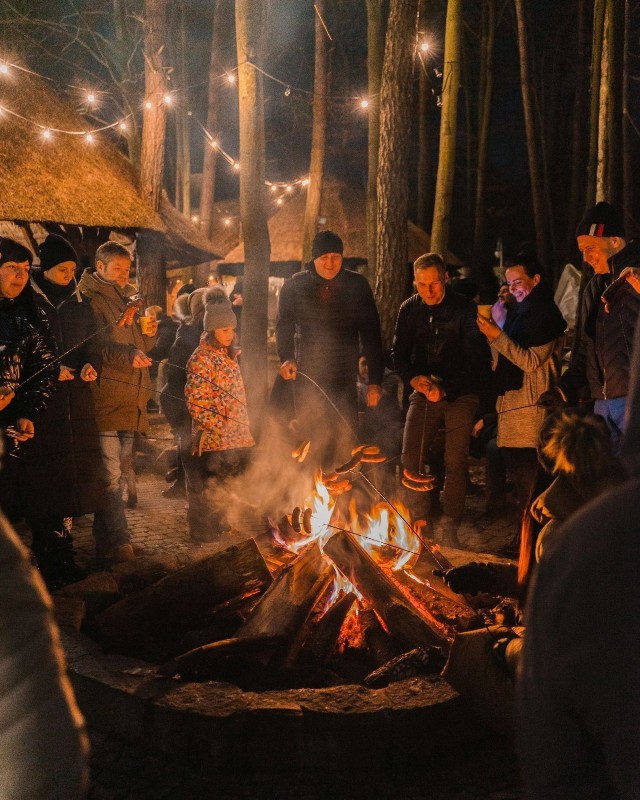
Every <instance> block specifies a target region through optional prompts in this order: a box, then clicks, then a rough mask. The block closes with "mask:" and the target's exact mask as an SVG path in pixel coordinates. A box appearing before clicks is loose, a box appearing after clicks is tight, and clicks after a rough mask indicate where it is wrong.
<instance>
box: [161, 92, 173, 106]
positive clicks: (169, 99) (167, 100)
mask: <svg viewBox="0 0 640 800" xmlns="http://www.w3.org/2000/svg"><path fill="white" fill-rule="evenodd" d="M162 102H163V103H164V104H165V106H170V105H171V104H172V103H173V97H172V96H171V95H170V94H165V96H164V97H163V98H162Z"/></svg>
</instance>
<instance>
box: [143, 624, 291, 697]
mask: <svg viewBox="0 0 640 800" xmlns="http://www.w3.org/2000/svg"><path fill="white" fill-rule="evenodd" d="M279 644H280V642H279V640H278V639H276V638H274V637H273V636H247V637H245V638H243V639H238V638H235V639H225V640H224V641H222V642H214V643H213V644H206V645H203V646H202V647H196V648H195V649H194V650H190V651H189V652H188V653H183V654H182V655H180V656H178V657H177V658H173V659H171V660H170V661H168V662H167V663H165V664H163V665H162V666H161V667H160V668H159V670H158V672H159V673H160V674H161V675H164V676H166V677H168V678H171V677H173V676H174V675H180V677H181V678H182V679H183V680H192V681H201V680H219V681H230V682H232V683H234V684H237V685H238V686H245V687H248V688H250V687H254V686H257V685H260V684H261V683H263V681H264V680H267V681H269V680H270V679H271V678H272V676H271V675H269V674H268V673H266V672H265V671H264V663H265V661H266V662H268V661H269V660H270V659H269V658H268V657H266V656H269V655H271V654H272V653H273V651H274V650H275V649H276V647H278V645H279Z"/></svg>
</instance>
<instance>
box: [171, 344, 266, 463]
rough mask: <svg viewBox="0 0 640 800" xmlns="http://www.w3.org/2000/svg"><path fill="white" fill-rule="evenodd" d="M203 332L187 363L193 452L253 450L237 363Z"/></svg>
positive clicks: (187, 393) (186, 388) (187, 399)
mask: <svg viewBox="0 0 640 800" xmlns="http://www.w3.org/2000/svg"><path fill="white" fill-rule="evenodd" d="M208 337H209V334H208V333H203V334H202V338H201V340H200V345H199V347H198V348H197V349H196V351H195V352H194V354H193V355H192V356H191V358H190V359H189V362H188V364H187V383H186V386H185V390H184V393H185V398H186V401H187V406H188V408H189V412H190V414H191V416H192V418H193V431H192V434H193V442H194V451H196V450H197V452H198V453H204V452H207V451H210V450H233V449H240V448H244V447H253V446H254V444H255V442H254V440H253V437H252V436H251V431H250V429H249V415H248V414H247V398H246V395H245V391H244V384H243V382H242V375H241V374H240V367H239V365H238V362H237V361H236V360H235V359H234V358H231V357H230V356H229V354H228V349H227V348H226V347H221V346H216V345H214V344H211V342H210V341H209V340H208Z"/></svg>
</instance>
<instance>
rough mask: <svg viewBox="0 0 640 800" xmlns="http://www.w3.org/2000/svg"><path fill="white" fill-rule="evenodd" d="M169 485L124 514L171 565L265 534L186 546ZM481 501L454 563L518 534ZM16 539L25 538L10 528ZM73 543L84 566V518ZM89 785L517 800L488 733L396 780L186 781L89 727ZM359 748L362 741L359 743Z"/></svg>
mask: <svg viewBox="0 0 640 800" xmlns="http://www.w3.org/2000/svg"><path fill="white" fill-rule="evenodd" d="M153 433H154V439H155V441H156V443H157V444H156V446H157V447H158V448H159V449H161V448H162V446H163V444H162V443H163V440H168V438H169V437H168V430H167V429H166V426H164V425H162V424H160V423H159V421H156V425H155V426H154V430H153ZM482 473H483V469H482V467H481V465H475V466H474V467H472V470H471V474H472V479H473V480H474V481H477V483H478V485H480V482H481V480H482ZM167 486H168V484H167V483H166V482H165V480H164V477H163V475H162V474H159V473H158V472H154V471H151V470H145V471H144V472H143V473H142V474H140V475H139V476H138V504H137V507H136V508H135V509H127V517H128V520H129V525H130V530H131V533H132V542H133V544H134V546H136V547H138V548H142V549H143V550H144V551H147V552H150V553H155V554H166V555H172V556H174V557H176V558H177V559H178V561H179V562H183V561H184V562H185V563H186V562H187V561H189V560H190V559H191V558H193V557H198V555H200V554H202V555H204V554H209V553H211V552H213V551H214V550H217V549H219V548H224V547H227V546H229V545H231V544H233V543H234V542H237V541H238V537H239V536H241V537H243V538H244V537H246V536H252V535H255V534H257V533H261V532H263V531H264V529H265V525H266V521H265V520H264V518H261V517H260V516H259V515H256V514H252V513H249V512H247V513H246V514H244V515H243V524H242V525H239V526H238V527H239V528H242V530H241V532H240V533H238V532H235V533H234V532H230V533H228V534H225V535H224V536H223V537H222V539H221V540H220V541H219V542H218V543H216V544H215V545H205V546H204V547H198V546H194V544H193V543H192V542H191V541H190V540H189V537H188V533H187V522H186V510H185V500H184V499H183V498H178V499H171V500H169V499H165V498H163V497H162V496H161V494H160V493H161V491H162V490H163V489H166V488H167ZM482 505H483V502H482V496H481V494H479V493H475V494H473V495H470V496H469V497H468V498H467V510H466V512H465V518H464V523H463V526H462V528H461V531H460V534H459V537H460V540H461V542H462V544H463V546H464V549H465V551H466V552H463V551H461V552H459V553H455V557H452V560H453V561H454V562H462V561H465V560H471V559H472V558H473V557H474V553H486V554H497V553H498V551H499V550H500V548H501V547H503V546H504V544H505V543H506V542H507V541H508V540H509V539H510V538H511V537H512V536H513V535H514V534H515V533H516V532H517V524H518V523H517V515H516V513H515V511H514V510H513V509H511V510H507V511H505V514H504V515H502V516H501V517H499V518H496V519H492V520H490V521H487V520H485V519H483V518H482V513H481V512H482ZM18 532H19V533H21V535H22V536H23V538H24V539H25V541H27V542H28V534H27V533H26V531H25V529H24V528H23V527H22V526H18ZM74 541H75V548H76V552H77V559H78V562H79V563H80V564H81V565H82V566H87V567H89V568H90V569H95V568H96V567H97V565H96V562H95V547H94V540H93V537H92V534H91V518H90V517H83V518H80V519H78V520H76V521H75V525H74ZM90 733H91V741H92V758H91V770H92V781H91V786H90V790H89V794H88V800H152V799H153V800H156V799H157V800H164V799H165V798H166V799H167V800H198V799H199V798H209V797H211V798H213V797H216V798H228V799H229V800H240V798H252V799H253V798H255V800H261V799H262V798H264V799H265V800H267V799H268V798H274V799H275V798H278V800H280V799H281V798H296V800H306V799H307V798H308V800H312V799H313V800H316V798H317V800H320V798H323V800H324V798H345V800H347V798H349V800H351V799H352V798H365V797H366V798H369V797H376V798H388V799H389V800H392V799H397V800H414V798H415V799H416V800H417V798H421V800H422V798H425V797H428V798H432V799H433V800H454V799H458V800H481V798H483V799H485V800H518V798H519V797H520V788H519V786H520V781H519V776H518V773H517V769H516V767H515V759H514V756H513V753H512V750H511V746H510V744H509V743H508V742H503V741H500V740H496V738H495V737H493V736H490V735H489V736H488V737H487V739H486V742H485V743H484V744H483V737H482V736H480V737H479V744H478V747H477V748H476V749H475V750H474V751H473V752H465V753H461V754H460V759H459V762H457V763H456V765H455V768H454V769H453V768H450V767H449V768H446V769H445V768H444V767H443V769H442V771H441V772H440V773H438V771H437V770H435V771H434V770H433V769H432V770H430V771H429V773H428V775H426V774H424V772H423V771H421V769H420V764H416V765H415V769H413V770H410V771H406V770H403V771H402V772H401V773H398V772H397V771H396V770H395V769H394V768H393V766H392V765H391V766H387V767H383V768H381V770H380V773H379V774H378V773H376V774H371V773H369V772H367V773H366V774H362V773H360V772H357V770H355V771H353V772H350V773H349V774H342V775H335V774H333V773H332V771H331V770H330V769H328V770H327V773H326V774H322V775H318V774H314V775H309V774H300V773H299V772H298V773H296V772H289V771H288V770H287V769H286V768H285V769H281V770H280V771H279V772H277V773H276V774H273V773H270V774H268V775H260V774H242V770H240V771H239V772H238V774H236V775H217V776H214V777H212V776H204V775H198V774H191V773H190V774H185V773H184V770H181V768H180V764H179V763H178V762H177V761H176V762H173V763H172V761H171V759H170V758H167V756H166V754H161V753H160V752H159V751H157V750H155V749H154V748H153V746H152V745H150V746H149V747H141V746H132V744H131V743H130V742H126V741H124V740H120V739H119V738H118V737H117V736H114V735H105V734H104V733H103V732H100V731H97V730H93V729H92V730H91V731H90ZM365 744H366V743H363V745H365Z"/></svg>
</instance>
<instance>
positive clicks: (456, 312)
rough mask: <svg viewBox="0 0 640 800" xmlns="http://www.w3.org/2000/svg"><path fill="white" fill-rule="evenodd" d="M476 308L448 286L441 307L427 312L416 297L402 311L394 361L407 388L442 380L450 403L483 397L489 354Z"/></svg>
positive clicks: (398, 323) (446, 398)
mask: <svg viewBox="0 0 640 800" xmlns="http://www.w3.org/2000/svg"><path fill="white" fill-rule="evenodd" d="M476 316H477V306H476V304H475V303H474V302H473V301H472V300H469V299H468V298H466V297H463V296H462V295H459V294H456V293H455V292H454V291H453V290H452V289H451V288H450V287H449V286H447V287H446V290H445V295H444V298H443V300H442V302H441V303H438V304H437V305H434V306H428V305H427V304H426V303H425V302H424V300H423V299H422V298H421V297H420V295H419V294H414V295H413V296H412V297H410V298H409V299H408V300H405V301H404V303H403V304H402V305H401V306H400V311H399V312H398V319H397V322H396V330H395V334H394V337H393V346H392V357H393V362H394V365H395V368H396V370H397V371H398V372H399V373H400V375H401V377H402V379H403V380H404V382H405V384H407V385H408V384H409V383H410V381H411V380H412V379H413V378H415V377H416V375H426V376H427V377H429V376H431V375H433V376H434V377H437V378H439V379H440V381H441V383H442V387H443V388H444V390H445V392H446V395H445V400H447V401H450V402H451V401H453V400H456V399H457V398H458V397H460V396H462V395H467V394H477V395H480V396H483V397H484V395H485V393H486V391H487V385H488V378H489V374H490V366H489V365H490V354H489V347H488V346H487V343H486V340H485V337H484V336H483V335H482V334H481V333H480V331H479V330H478V326H477V324H476Z"/></svg>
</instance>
